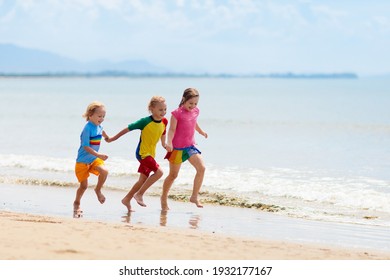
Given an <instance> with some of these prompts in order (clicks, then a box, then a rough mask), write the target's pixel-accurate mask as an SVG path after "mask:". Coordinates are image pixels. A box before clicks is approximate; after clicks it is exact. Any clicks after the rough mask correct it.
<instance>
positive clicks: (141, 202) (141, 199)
mask: <svg viewBox="0 0 390 280" xmlns="http://www.w3.org/2000/svg"><path fill="white" fill-rule="evenodd" d="M134 199H135V201H137V203H138V204H139V205H141V206H142V207H146V204H145V203H144V199H143V197H142V195H139V194H138V193H136V194H135V195H134Z"/></svg>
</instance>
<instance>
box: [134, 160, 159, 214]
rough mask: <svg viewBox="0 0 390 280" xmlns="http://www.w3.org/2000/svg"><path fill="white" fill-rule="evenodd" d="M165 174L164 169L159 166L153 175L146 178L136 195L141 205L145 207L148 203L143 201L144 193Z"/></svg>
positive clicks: (135, 197)
mask: <svg viewBox="0 0 390 280" xmlns="http://www.w3.org/2000/svg"><path fill="white" fill-rule="evenodd" d="M163 174H164V173H163V170H162V169H161V168H160V167H159V168H158V169H157V170H156V171H155V172H154V173H153V174H152V175H151V176H149V177H148V179H146V181H145V182H144V183H143V185H142V187H141V188H140V189H139V191H138V192H137V193H136V194H135V195H134V199H135V200H136V201H137V202H138V204H139V205H141V206H144V207H145V206H146V204H145V203H144V201H143V195H144V193H145V192H146V191H147V190H148V189H149V188H150V186H151V185H153V184H154V183H155V182H157V180H158V179H160V178H161V177H162V175H163Z"/></svg>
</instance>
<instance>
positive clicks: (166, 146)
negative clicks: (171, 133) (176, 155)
mask: <svg viewBox="0 0 390 280" xmlns="http://www.w3.org/2000/svg"><path fill="white" fill-rule="evenodd" d="M165 150H167V152H172V151H173V147H172V145H169V144H166V145H165Z"/></svg>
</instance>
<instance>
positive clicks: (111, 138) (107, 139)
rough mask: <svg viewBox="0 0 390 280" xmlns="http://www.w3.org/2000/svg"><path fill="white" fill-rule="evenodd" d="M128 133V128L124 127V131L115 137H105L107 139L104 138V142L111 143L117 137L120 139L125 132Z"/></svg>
mask: <svg viewBox="0 0 390 280" xmlns="http://www.w3.org/2000/svg"><path fill="white" fill-rule="evenodd" d="M129 131H130V130H129V128H128V127H126V128H124V129H122V130H121V131H119V132H118V134H117V135H115V136H113V137H107V138H105V140H106V141H107V142H108V143H110V142H112V141H115V140H117V139H118V138H119V137H122V136H123V135H125V134H126V133H127V132H129Z"/></svg>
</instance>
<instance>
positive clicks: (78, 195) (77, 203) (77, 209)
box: [73, 180, 88, 218]
mask: <svg viewBox="0 0 390 280" xmlns="http://www.w3.org/2000/svg"><path fill="white" fill-rule="evenodd" d="M87 188H88V180H84V181H82V182H80V186H79V188H78V189H77V191H76V198H75V200H74V202H73V217H75V218H80V217H81V213H82V211H81V208H80V203H81V198H82V197H83V194H84V192H85V190H86V189H87Z"/></svg>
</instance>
